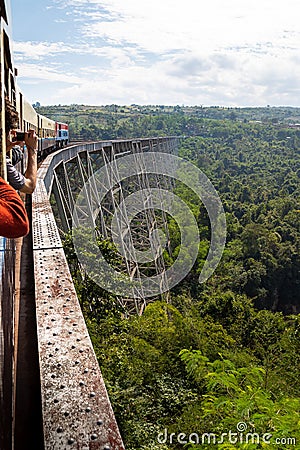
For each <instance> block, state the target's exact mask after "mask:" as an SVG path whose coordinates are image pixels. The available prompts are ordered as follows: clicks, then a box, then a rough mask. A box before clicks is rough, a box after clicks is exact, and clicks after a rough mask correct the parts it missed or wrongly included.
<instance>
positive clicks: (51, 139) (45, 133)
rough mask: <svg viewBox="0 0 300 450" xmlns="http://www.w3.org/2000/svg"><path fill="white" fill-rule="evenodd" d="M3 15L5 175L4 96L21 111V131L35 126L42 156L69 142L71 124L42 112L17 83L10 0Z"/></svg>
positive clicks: (0, 2)
mask: <svg viewBox="0 0 300 450" xmlns="http://www.w3.org/2000/svg"><path fill="white" fill-rule="evenodd" d="M0 17H1V42H0V44H1V61H0V63H1V66H0V67H1V80H0V84H1V86H0V90H1V99H0V102H1V104H0V107H1V136H0V138H1V151H0V155H1V158H0V175H1V176H3V177H4V178H5V155H6V148H5V146H6V137H5V136H6V131H7V130H5V98H7V99H8V100H9V101H10V103H11V104H12V105H14V106H15V108H16V109H17V111H18V114H19V129H20V131H25V132H26V131H28V130H29V129H33V130H35V132H36V134H37V136H38V138H39V139H38V140H39V148H38V159H39V160H42V159H43V158H44V157H45V156H47V155H48V154H49V153H51V152H53V151H55V150H59V149H60V148H62V147H64V146H66V145H67V144H68V142H69V126H68V124H66V123H62V122H58V121H55V120H52V119H50V118H48V117H45V116H43V115H42V114H39V113H38V112H37V111H36V110H35V108H34V107H33V106H32V105H31V104H30V103H29V102H28V101H27V100H26V98H25V97H24V95H23V93H22V92H21V90H20V89H19V87H18V85H17V75H18V71H17V69H16V68H15V66H14V61H13V53H12V49H11V12H10V2H9V0H0Z"/></svg>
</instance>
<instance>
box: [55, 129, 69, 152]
mask: <svg viewBox="0 0 300 450" xmlns="http://www.w3.org/2000/svg"><path fill="white" fill-rule="evenodd" d="M55 129H56V138H55V139H56V148H57V149H59V148H62V147H64V146H65V145H67V144H68V141H69V125H68V124H67V123H62V122H56V124H55Z"/></svg>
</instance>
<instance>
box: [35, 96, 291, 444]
mask: <svg viewBox="0 0 300 450" xmlns="http://www.w3.org/2000/svg"><path fill="white" fill-rule="evenodd" d="M39 112H40V113H42V114H45V115H47V116H49V117H52V118H55V119H57V120H61V121H66V122H68V123H69V124H70V134H71V139H73V140H74V141H76V140H107V139H117V138H131V137H151V136H153V137H154V136H172V135H173V136H180V137H181V139H180V147H179V156H181V157H182V158H185V159H187V160H189V161H190V162H192V163H193V164H195V165H196V166H197V167H199V168H200V169H201V170H202V171H203V172H204V173H205V174H206V175H207V176H208V177H209V179H210V180H211V182H212V183H213V185H214V186H215V188H216V190H217V191H218V193H219V195H220V198H221V200H222V203H223V207H224V210H225V213H226V220H227V240H226V247H225V251H224V254H223V257H222V260H221V262H220V264H219V266H218V268H217V270H216V271H215V273H214V274H213V276H212V277H211V278H209V279H208V280H207V281H206V282H205V283H204V284H199V283H198V277H199V272H200V271H201V267H202V266H203V263H204V260H205V258H206V255H207V252H208V249H209V244H210V227H209V220H208V217H207V213H206V210H205V208H204V207H203V205H202V203H201V202H200V200H199V199H197V198H195V197H194V196H192V195H191V194H190V192H188V190H185V189H184V188H182V187H180V186H179V187H178V189H177V190H178V193H179V195H181V197H182V198H183V199H184V201H185V202H186V203H187V204H188V205H189V207H190V209H191V210H192V211H193V212H194V215H195V218H196V221H197V224H198V227H199V230H200V234H201V246H200V249H199V255H198V258H197V261H196V263H195V265H194V267H193V270H192V271H191V272H190V273H189V275H188V276H187V277H186V278H185V279H184V280H183V281H182V282H181V283H180V284H179V285H178V286H176V287H175V288H174V289H172V291H171V292H170V298H169V302H166V301H164V300H163V299H158V300H156V301H153V302H152V303H149V304H148V306H147V307H146V309H145V311H144V313H143V314H142V315H141V316H135V315H132V316H129V317H128V316H127V315H126V311H124V310H123V309H122V308H121V307H120V305H119V303H118V302H117V300H116V299H115V298H114V297H113V296H112V295H111V294H109V293H108V292H105V291H104V290H102V289H101V288H100V287H99V286H97V285H96V284H94V283H93V282H92V281H91V280H90V279H88V277H87V276H85V275H84V274H82V273H81V272H80V270H79V267H78V264H77V260H76V255H75V252H74V248H73V244H72V239H71V236H70V235H65V236H64V246H65V252H66V255H67V258H68V261H69V265H70V269H71V272H72V276H73V279H74V283H75V286H76V289H77V293H78V297H79V299H80V303H81V306H82V310H83V313H84V316H85V320H86V323H87V326H88V329H89V332H90V335H91V338H92V342H93V345H94V349H95V352H96V355H97V358H98V361H99V365H100V367H101V370H102V374H103V377H104V379H105V383H106V386H107V389H108V393H109V396H110V400H111V403H112V406H113V409H114V412H115V415H116V418H117V421H118V424H119V427H120V431H121V434H122V437H123V440H124V443H125V447H126V449H127V450H167V449H180V448H186V449H228V450H229V449H236V448H239V449H249V450H252V449H261V448H276V449H296V448H300V386H299V379H300V318H299V313H300V301H299V300H300V109H297V108H272V107H266V108H220V107H214V108H213V107H212V108H204V107H202V106H201V107H200V106H199V107H184V106H177V107H168V106H161V105H160V106H147V107H146V106H144V107H143V106H138V105H131V106H117V105H110V106H106V107H105V106H103V107H100V106H99V107H88V106H84V105H72V106H56V107H54V106H53V107H43V108H42V107H41V108H39ZM177 232H178V230H177V229H176V227H174V226H172V223H170V234H171V237H172V245H173V249H174V254H176V249H177V247H178V246H179V245H180V239H179V238H178V236H177ZM99 246H100V248H101V249H102V250H103V253H104V254H106V255H107V256H108V258H110V259H114V258H117V255H116V254H115V249H114V246H113V245H112V243H111V242H109V241H108V240H103V239H101V240H99Z"/></svg>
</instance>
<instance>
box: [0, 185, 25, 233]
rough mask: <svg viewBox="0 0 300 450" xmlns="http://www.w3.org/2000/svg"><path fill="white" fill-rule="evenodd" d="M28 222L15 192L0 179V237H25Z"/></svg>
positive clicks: (22, 205) (21, 203)
mask: <svg viewBox="0 0 300 450" xmlns="http://www.w3.org/2000/svg"><path fill="white" fill-rule="evenodd" d="M28 232H29V221H28V217H27V213H26V210H25V207H24V204H23V202H22V200H21V199H20V197H19V195H18V194H17V192H16V191H15V190H14V189H13V188H12V187H11V186H9V184H7V183H6V182H5V181H4V180H3V179H2V178H0V235H1V236H3V237H7V238H17V237H21V236H26V234H28Z"/></svg>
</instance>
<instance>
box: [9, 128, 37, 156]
mask: <svg viewBox="0 0 300 450" xmlns="http://www.w3.org/2000/svg"><path fill="white" fill-rule="evenodd" d="M13 133H14V138H13V143H14V144H15V145H20V146H22V145H24V142H25V145H26V147H27V148H28V149H29V150H32V151H33V152H35V153H36V152H37V147H38V145H37V144H38V138H37V135H36V134H35V131H34V130H29V131H27V132H23V131H13Z"/></svg>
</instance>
